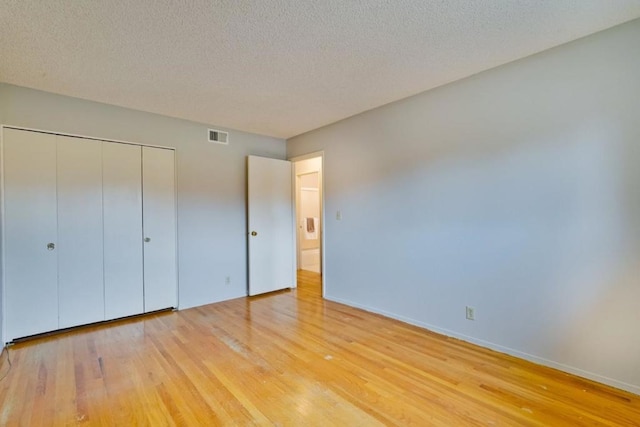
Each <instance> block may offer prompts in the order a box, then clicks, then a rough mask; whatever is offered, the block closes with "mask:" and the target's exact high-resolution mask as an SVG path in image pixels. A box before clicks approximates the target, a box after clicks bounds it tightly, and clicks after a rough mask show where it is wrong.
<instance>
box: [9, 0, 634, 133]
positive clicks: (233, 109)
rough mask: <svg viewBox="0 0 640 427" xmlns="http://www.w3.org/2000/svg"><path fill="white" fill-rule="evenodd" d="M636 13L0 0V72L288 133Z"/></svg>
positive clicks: (518, 3)
mask: <svg viewBox="0 0 640 427" xmlns="http://www.w3.org/2000/svg"><path fill="white" fill-rule="evenodd" d="M638 17H640V0H440V1H437V0H369V1H366V0H315V1H314V0H263V1H260V0H217V1H213V0H181V1H178V0H174V1H157V0H128V1H124V0H99V1H88V0H84V1H80V0H66V1H63V0H55V1H54V0H49V1H43V0H0V81H3V82H7V83H12V84H16V85H20V86H27V87H31V88H36V89H42V90H46V91H49V92H55V93H61V94H65V95H70V96H74V97H79V98H84V99H90V100H94V101H100V102H105V103H108V104H114V105H120V106H124V107H129V108H134V109H138V110H144V111H150V112H154V113H160V114H164V115H167V116H173V117H179V118H183V119H189V120H193V121H198V122H203V123H213V124H216V125H219V126H224V127H228V128H234V129H240V130H244V131H249V132H255V133H260V134H265V135H271V136H277V137H283V138H287V137H291V136H294V135H297V134H300V133H303V132H306V131H309V130H312V129H315V128H318V127H320V126H323V125H326V124H329V123H332V122H335V121H337V120H340V119H343V118H345V117H349V116H351V115H354V114H357V113H359V112H362V111H365V110H369V109H371V108H374V107H377V106H380V105H383V104H386V103H388V102H391V101H395V100H398V99H401V98H404V97H407V96H409V95H413V94H416V93H419V92H422V91H424V90H427V89H431V88H433V87H436V86H440V85H443V84H445V83H448V82H451V81H454V80H458V79H460V78H463V77H466V76H469V75H472V74H475V73H478V72H480V71H483V70H486V69H489V68H492V67H495V66H498V65H501V64H504V63H507V62H510V61H513V60H515V59H518V58H522V57H525V56H528V55H531V54H533V53H536V52H539V51H542V50H545V49H548V48H550V47H553V46H557V45H559V44H562V43H566V42H568V41H571V40H574V39H576V38H579V37H582V36H585V35H588V34H591V33H594V32H597V31H599V30H603V29H605V28H608V27H611V26H614V25H617V24H620V23H622V22H625V21H628V20H631V19H634V18H638Z"/></svg>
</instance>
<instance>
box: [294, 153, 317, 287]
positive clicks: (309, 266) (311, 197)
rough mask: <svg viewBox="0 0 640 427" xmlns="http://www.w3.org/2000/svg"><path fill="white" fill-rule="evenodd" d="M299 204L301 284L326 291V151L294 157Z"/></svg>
mask: <svg viewBox="0 0 640 427" xmlns="http://www.w3.org/2000/svg"><path fill="white" fill-rule="evenodd" d="M292 161H293V163H294V175H295V176H294V179H295V181H294V182H295V206H296V265H297V281H298V286H303V287H305V288H307V289H309V290H312V289H315V290H316V291H317V292H318V293H320V294H324V292H323V282H322V271H323V269H322V265H323V250H322V242H323V239H322V235H323V228H324V227H323V226H324V223H323V214H322V212H323V208H322V201H323V197H322V155H321V154H314V155H309V156H303V157H300V158H295V159H292Z"/></svg>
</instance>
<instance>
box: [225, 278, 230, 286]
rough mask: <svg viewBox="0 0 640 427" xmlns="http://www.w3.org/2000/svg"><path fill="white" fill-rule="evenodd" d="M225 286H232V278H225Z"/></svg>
mask: <svg viewBox="0 0 640 427" xmlns="http://www.w3.org/2000/svg"><path fill="white" fill-rule="evenodd" d="M224 284H225V285H230V284H231V276H227V277H225V278H224Z"/></svg>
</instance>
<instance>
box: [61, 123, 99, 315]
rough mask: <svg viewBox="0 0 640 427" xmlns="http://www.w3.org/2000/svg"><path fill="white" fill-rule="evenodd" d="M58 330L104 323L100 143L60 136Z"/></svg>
mask: <svg viewBox="0 0 640 427" xmlns="http://www.w3.org/2000/svg"><path fill="white" fill-rule="evenodd" d="M57 141H58V171H57V183H58V245H57V248H56V249H57V251H58V305H59V310H60V314H59V315H60V320H59V327H60V328H68V327H71V326H77V325H83V324H87V323H93V322H99V321H102V320H104V276H103V235H102V142H101V141H94V140H89V139H82V138H71V137H66V136H58V137H57Z"/></svg>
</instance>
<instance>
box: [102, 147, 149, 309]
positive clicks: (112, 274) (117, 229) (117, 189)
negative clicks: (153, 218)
mask: <svg viewBox="0 0 640 427" xmlns="http://www.w3.org/2000/svg"><path fill="white" fill-rule="evenodd" d="M102 169H103V172H102V176H103V212H104V311H105V319H107V320H109V319H117V318H119V317H125V316H131V315H134V314H139V313H143V312H144V294H143V277H142V244H143V243H142V238H143V236H142V148H141V147H140V146H137V145H127V144H117V143H112V142H103V143H102Z"/></svg>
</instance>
